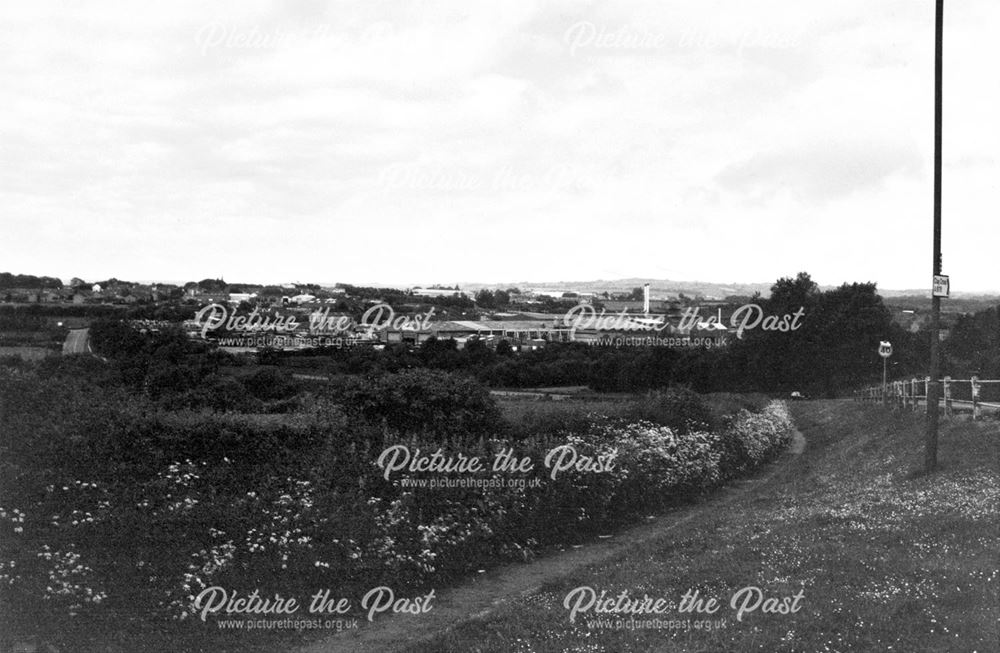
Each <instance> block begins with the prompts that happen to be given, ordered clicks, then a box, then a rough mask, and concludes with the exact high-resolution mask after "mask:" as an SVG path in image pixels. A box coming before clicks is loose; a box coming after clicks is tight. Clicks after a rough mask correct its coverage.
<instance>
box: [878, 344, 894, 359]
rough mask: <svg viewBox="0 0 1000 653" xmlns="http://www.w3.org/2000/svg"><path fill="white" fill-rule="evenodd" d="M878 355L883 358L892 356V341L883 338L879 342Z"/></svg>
mask: <svg viewBox="0 0 1000 653" xmlns="http://www.w3.org/2000/svg"><path fill="white" fill-rule="evenodd" d="M878 355H879V356H881V357H882V358H889V357H890V356H892V343H890V342H889V341H888V340H882V341H880V342H879V343H878Z"/></svg>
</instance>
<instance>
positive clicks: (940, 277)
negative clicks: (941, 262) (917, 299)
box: [931, 274, 951, 297]
mask: <svg viewBox="0 0 1000 653" xmlns="http://www.w3.org/2000/svg"><path fill="white" fill-rule="evenodd" d="M950 290H951V283H950V282H949V280H948V275H947V274H935V275H934V285H933V286H932V288H931V297H947V296H948V293H949V291H950Z"/></svg>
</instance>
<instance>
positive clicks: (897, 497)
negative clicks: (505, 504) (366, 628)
mask: <svg viewBox="0 0 1000 653" xmlns="http://www.w3.org/2000/svg"><path fill="white" fill-rule="evenodd" d="M794 408H795V414H796V417H797V420H798V426H799V429H800V430H801V431H802V432H803V433H804V434H805V437H806V440H807V442H808V445H807V448H806V451H805V453H804V454H803V455H802V456H801V458H800V460H799V461H798V463H797V464H796V465H794V466H791V467H789V468H788V470H787V472H786V473H785V474H784V475H783V478H779V479H776V480H775V481H773V482H770V483H767V484H766V485H762V486H760V487H757V488H755V489H754V490H752V491H750V492H747V493H745V494H744V495H743V496H742V497H741V498H740V500H738V501H733V502H730V503H727V504H725V505H722V506H719V507H717V508H714V509H712V510H705V511H702V512H701V513H700V514H699V515H698V516H697V517H695V518H694V519H692V520H691V521H690V522H689V523H688V525H687V527H686V528H684V529H678V530H674V531H670V532H666V533H665V534H664V535H663V537H661V538H654V539H652V540H647V541H643V542H641V543H639V544H637V545H636V546H635V547H634V548H633V549H631V550H629V551H628V552H626V553H623V554H621V555H620V556H619V557H617V558H616V559H614V560H612V561H609V562H601V563H598V564H595V565H592V566H590V567H587V568H585V569H584V570H582V571H576V572H573V573H571V574H570V575H568V576H566V577H564V578H561V579H559V580H557V581H553V582H550V583H548V584H546V585H544V586H543V587H542V588H541V590H540V591H538V592H536V593H533V594H531V595H529V596H526V597H515V598H513V600H511V601H510V602H509V603H506V604H504V606H503V607H502V608H501V609H498V610H497V611H495V612H493V613H491V614H489V615H487V616H485V617H483V618H480V619H474V620H472V621H469V622H466V623H465V624H464V625H462V626H459V627H457V628H455V629H453V630H451V631H449V632H445V633H441V634H440V635H439V636H438V637H437V638H435V639H433V640H431V641H427V642H421V643H411V644H410V646H409V648H406V645H405V644H403V645H402V650H406V651H409V652H410V653H417V652H423V651H456V652H457V651H481V652H486V651H497V652H501V651H517V652H520V653H528V652H547V651H553V652H554V651H595V652H598V651H720V652H721V651H802V652H809V653H812V652H820V651H844V652H847V651H942V652H944V651H948V652H952V651H979V652H986V651H993V650H996V649H995V646H996V642H997V641H998V621H997V619H998V616H1000V607H998V606H1000V601H998V570H997V566H998V560H1000V542H998V539H997V532H998V527H1000V478H998V477H1000V474H998V470H997V461H998V448H1000V423H998V422H996V421H988V422H978V423H973V422H969V421H958V420H956V421H952V422H946V423H944V424H943V426H942V434H941V449H940V461H941V471H939V472H938V473H936V474H934V475H931V476H924V475H922V474H918V473H915V472H914V470H916V469H918V468H919V466H920V464H921V461H922V448H921V446H922V432H923V429H922V422H921V420H920V418H919V416H915V415H912V414H899V415H893V414H890V413H888V412H884V411H882V410H881V409H879V408H865V407H861V406H859V405H857V404H853V403H851V402H848V401H824V402H806V403H802V404H798V405H796V406H795V407H794ZM581 586H589V587H592V588H594V589H595V590H596V591H597V592H600V591H601V590H607V591H608V595H609V596H612V597H617V596H618V595H619V594H620V593H621V592H622V591H624V590H627V591H628V592H629V595H630V596H631V597H632V598H641V597H642V596H643V594H648V595H649V596H651V597H661V596H662V597H667V599H668V600H670V601H672V602H674V603H673V605H672V606H671V607H672V608H673V610H671V611H668V612H667V613H665V614H663V615H651V616H652V617H655V616H661V618H662V620H663V622H666V621H668V620H671V619H673V620H678V621H685V620H687V619H690V620H691V621H689V622H688V623H689V624H690V623H691V622H692V621H706V622H709V623H708V625H709V627H710V630H707V631H706V630H695V629H693V628H686V627H683V626H677V625H674V626H673V627H668V628H639V629H634V628H629V627H628V626H625V625H619V624H622V622H623V621H627V620H628V618H629V615H627V614H620V615H619V614H595V613H594V612H593V611H591V612H588V613H583V614H578V615H577V617H576V620H575V623H570V620H569V615H570V613H569V610H568V609H567V608H566V607H564V600H565V597H566V596H567V593H568V592H570V591H571V590H573V589H574V588H577V587H581ZM748 586H755V587H759V588H760V589H761V590H762V591H763V593H764V595H765V596H767V597H776V598H781V599H785V598H789V599H790V598H791V597H794V596H795V595H796V594H798V593H799V592H801V593H802V594H801V598H800V599H799V600H798V602H794V600H793V601H789V602H788V603H786V604H785V605H786V606H789V607H791V606H793V605H794V606H796V607H797V608H798V609H797V610H796V611H795V612H794V613H793V614H762V610H763V608H762V607H761V608H760V609H757V610H755V611H753V612H751V613H748V614H744V615H743V617H742V620H739V621H737V620H736V618H735V617H736V614H737V610H736V609H733V608H732V607H731V605H730V597H732V596H733V595H734V594H735V593H737V592H738V591H739V590H741V589H742V588H744V587H748ZM689 590H698V591H699V593H700V596H701V597H703V598H706V599H707V598H717V599H718V600H719V603H720V609H719V610H718V612H717V613H715V614H712V615H706V614H701V615H699V614H694V615H691V614H678V612H677V610H676V601H677V600H678V599H679V598H680V597H681V595H682V594H684V593H685V592H687V591H689ZM498 598H499V597H498ZM708 616H711V619H705V618H706V617H708ZM647 618H649V617H647V616H644V615H640V616H639V617H637V619H638V620H642V619H647ZM619 619H620V620H621V621H618V620H619Z"/></svg>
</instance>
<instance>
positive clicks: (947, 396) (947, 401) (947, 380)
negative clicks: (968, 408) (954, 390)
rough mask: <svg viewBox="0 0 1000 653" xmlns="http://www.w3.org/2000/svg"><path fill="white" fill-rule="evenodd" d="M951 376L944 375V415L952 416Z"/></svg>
mask: <svg viewBox="0 0 1000 653" xmlns="http://www.w3.org/2000/svg"><path fill="white" fill-rule="evenodd" d="M951 412H952V411H951V377H950V376H946V377H944V416H945V417H951Z"/></svg>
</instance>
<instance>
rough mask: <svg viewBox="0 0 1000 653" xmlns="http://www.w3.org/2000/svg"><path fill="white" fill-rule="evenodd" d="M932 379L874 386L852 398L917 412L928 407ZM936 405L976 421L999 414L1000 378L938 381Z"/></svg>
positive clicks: (950, 413)
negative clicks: (986, 414)
mask: <svg viewBox="0 0 1000 653" xmlns="http://www.w3.org/2000/svg"><path fill="white" fill-rule="evenodd" d="M930 381H931V377H929V376H927V377H924V378H922V379H918V378H916V377H914V378H912V379H905V380H900V381H890V382H889V383H887V384H886V385H885V387H884V388H883V386H881V385H876V386H871V387H868V388H864V389H862V390H857V391H856V392H855V393H854V396H855V399H857V400H858V401H862V402H864V403H873V404H886V405H892V406H897V407H899V408H902V409H904V410H917V409H918V408H919V407H920V406H921V405H923V406H926V405H927V385H928V384H929V383H930ZM939 402H941V403H939V404H938V405H939V406H941V405H942V403H943V406H944V415H945V416H950V415H953V414H955V413H956V412H969V411H971V413H972V418H973V419H979V418H980V417H982V416H983V413H984V412H986V411H1000V379H980V378H978V377H975V376H974V377H972V378H969V379H953V378H951V377H950V376H946V377H944V379H943V380H942V382H941V398H940V400H939Z"/></svg>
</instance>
